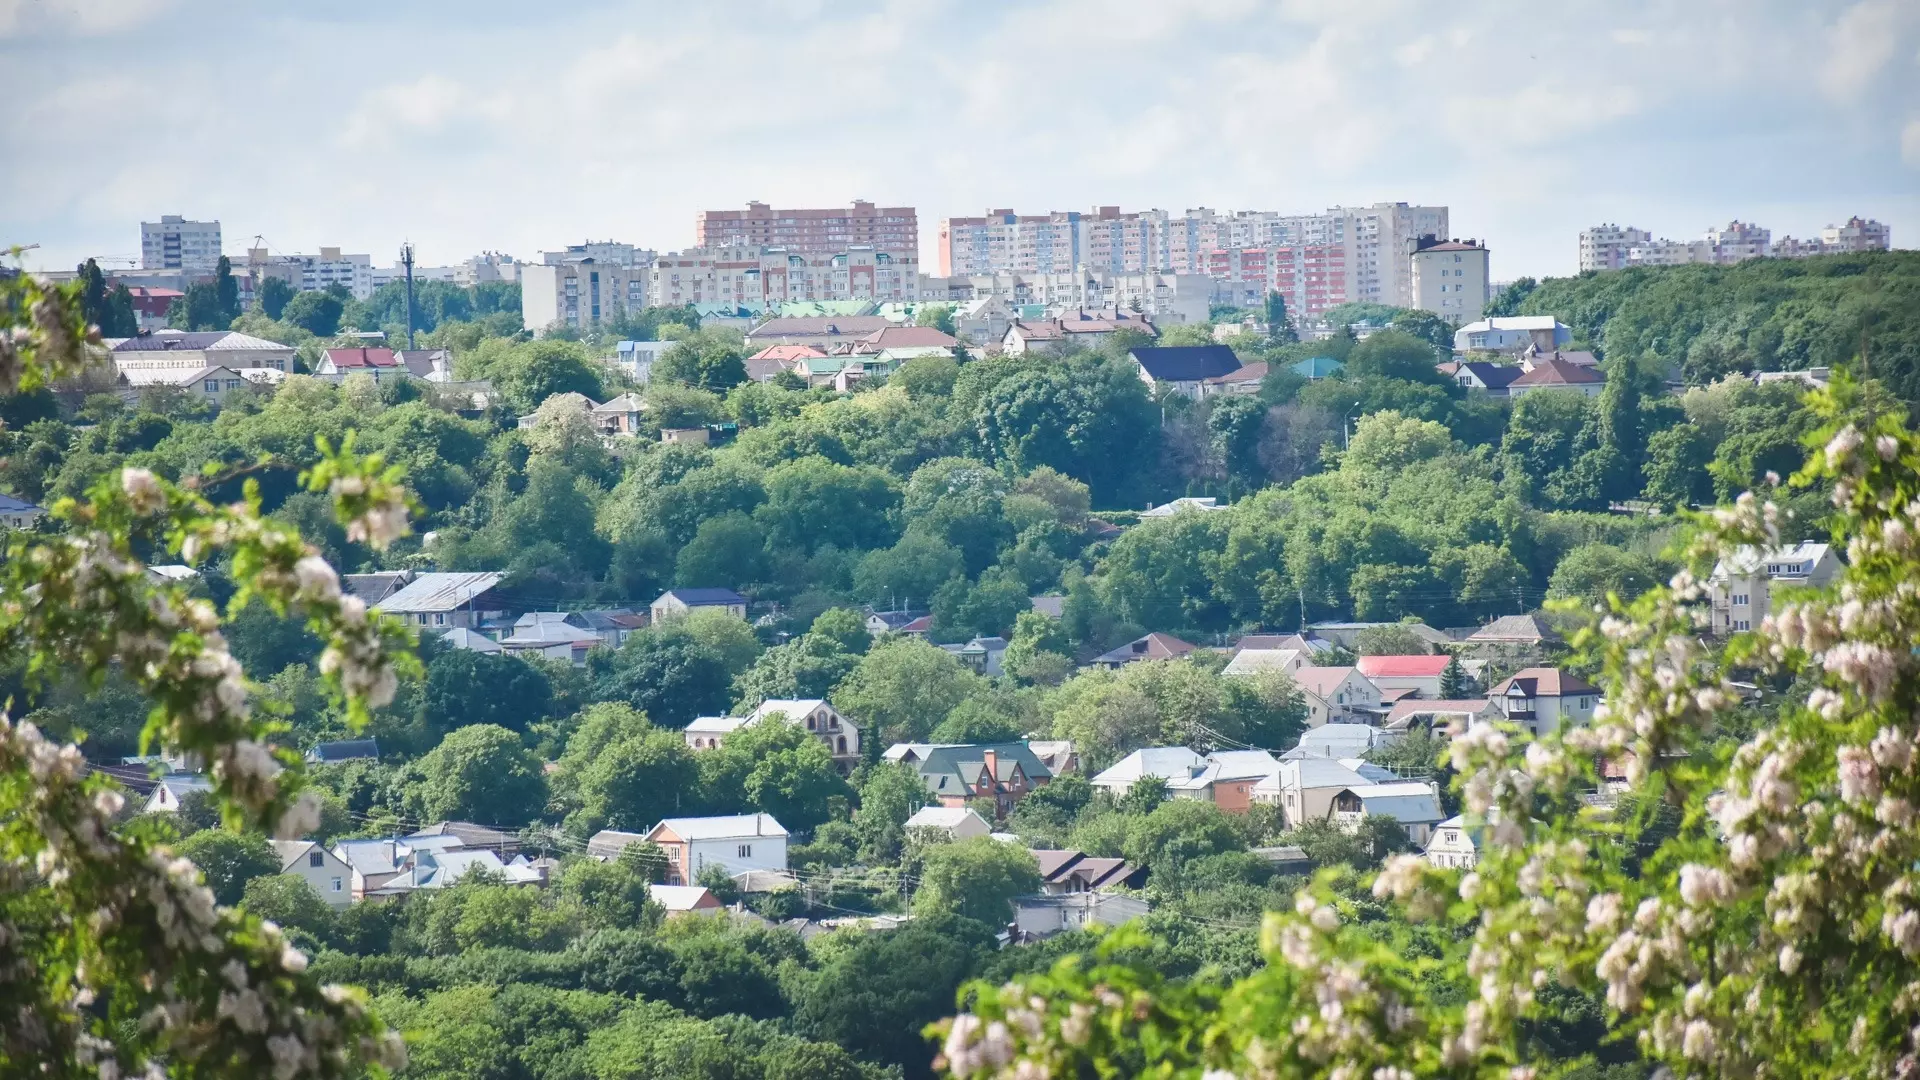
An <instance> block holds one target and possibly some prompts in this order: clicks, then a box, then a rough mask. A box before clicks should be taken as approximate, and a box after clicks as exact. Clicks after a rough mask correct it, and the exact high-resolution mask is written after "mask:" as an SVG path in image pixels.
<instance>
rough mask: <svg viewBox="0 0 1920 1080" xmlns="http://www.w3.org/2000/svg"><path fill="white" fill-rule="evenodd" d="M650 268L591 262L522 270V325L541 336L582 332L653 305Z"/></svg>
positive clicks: (583, 260)
mask: <svg viewBox="0 0 1920 1080" xmlns="http://www.w3.org/2000/svg"><path fill="white" fill-rule="evenodd" d="M648 273H649V271H648V268H647V267H646V266H628V265H622V264H620V263H617V262H604V263H603V262H600V261H598V260H596V259H594V258H592V257H585V258H581V259H577V260H574V261H571V262H561V263H551V262H539V263H528V264H526V265H525V266H522V267H521V268H520V322H521V325H522V326H524V327H525V328H526V329H528V330H531V331H533V332H534V333H536V334H541V333H545V332H546V331H547V329H548V328H549V327H554V326H565V327H568V328H569V329H582V328H586V327H593V326H599V325H601V324H602V323H606V322H611V321H613V320H614V319H615V318H617V317H618V316H619V315H620V314H622V313H623V312H627V311H638V310H640V309H641V308H644V307H646V306H647V281H648Z"/></svg>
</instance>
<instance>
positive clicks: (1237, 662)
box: [1220, 649, 1309, 676]
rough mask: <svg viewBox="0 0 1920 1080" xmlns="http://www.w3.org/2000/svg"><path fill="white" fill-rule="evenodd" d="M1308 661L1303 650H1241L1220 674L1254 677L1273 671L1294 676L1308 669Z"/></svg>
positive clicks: (1306, 654) (1236, 652) (1235, 653)
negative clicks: (1297, 672)
mask: <svg viewBox="0 0 1920 1080" xmlns="http://www.w3.org/2000/svg"><path fill="white" fill-rule="evenodd" d="M1308 659H1309V655H1308V653H1307V652H1306V651H1305V650H1302V649H1239V650H1236V651H1235V652H1234V654H1233V659H1231V660H1229V661H1227V666H1226V667H1225V668H1223V669H1222V670H1221V672H1220V674H1222V675H1242V676H1252V675H1259V674H1262V673H1265V672H1269V671H1271V672H1278V673H1279V674H1282V675H1292V674H1293V673H1294V672H1296V671H1298V670H1300V669H1301V668H1303V667H1306V666H1307V660H1308Z"/></svg>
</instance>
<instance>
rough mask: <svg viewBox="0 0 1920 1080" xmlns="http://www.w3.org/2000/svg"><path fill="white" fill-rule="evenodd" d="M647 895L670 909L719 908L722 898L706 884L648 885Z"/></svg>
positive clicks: (697, 909) (696, 909)
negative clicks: (713, 892)
mask: <svg viewBox="0 0 1920 1080" xmlns="http://www.w3.org/2000/svg"><path fill="white" fill-rule="evenodd" d="M647 895H648V896H650V897H652V898H653V902H654V903H656V904H659V905H660V906H661V907H663V908H665V909H667V910H668V911H700V910H703V909H710V908H717V907H719V906H720V898H719V897H717V896H715V895H713V894H712V893H711V892H708V891H707V887H706V886H704V885H657V884H651V883H650V884H648V885H647Z"/></svg>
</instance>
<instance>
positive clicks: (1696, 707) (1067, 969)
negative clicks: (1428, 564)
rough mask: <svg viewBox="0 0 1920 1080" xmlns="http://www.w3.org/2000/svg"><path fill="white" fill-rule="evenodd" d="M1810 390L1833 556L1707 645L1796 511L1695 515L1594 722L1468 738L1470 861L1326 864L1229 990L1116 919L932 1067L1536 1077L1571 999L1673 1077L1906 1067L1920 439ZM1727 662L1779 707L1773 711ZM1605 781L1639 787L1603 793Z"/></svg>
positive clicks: (1751, 506) (1603, 619)
mask: <svg viewBox="0 0 1920 1080" xmlns="http://www.w3.org/2000/svg"><path fill="white" fill-rule="evenodd" d="M1815 407H1816V408H1817V409H1818V410H1819V411H1820V413H1821V415H1822V416H1823V417H1824V419H1825V421H1826V424H1825V427H1824V429H1823V430H1821V431H1820V432H1819V433H1818V434H1817V435H1815V436H1814V437H1813V440H1812V441H1811V442H1810V444H1809V445H1810V447H1811V448H1812V449H1813V450H1814V451H1815V452H1814V453H1813V454H1812V455H1811V457H1810V458H1809V463H1808V464H1807V466H1806V467H1805V468H1804V469H1803V470H1802V471H1801V472H1800V473H1799V474H1798V475H1796V476H1795V477H1793V478H1792V480H1791V481H1790V484H1791V485H1792V486H1796V487H1801V488H1815V489H1819V490H1823V491H1825V492H1827V493H1828V494H1829V496H1830V499H1829V502H1830V505H1831V508H1832V510H1831V514H1830V515H1829V517H1828V520H1827V521H1826V522H1825V523H1824V524H1825V525H1826V526H1827V527H1828V528H1829V529H1830V531H1831V534H1832V537H1833V540H1834V542H1835V544H1836V546H1838V547H1842V548H1844V550H1845V551H1846V567H1845V569H1844V572H1843V573H1841V574H1840V576H1839V577H1838V579H1837V580H1836V581H1835V582H1834V583H1833V584H1832V585H1831V586H1830V587H1827V588H1824V589H1818V590H1815V589H1802V590H1799V591H1798V592H1793V593H1790V594H1788V595H1785V596H1784V597H1783V599H1782V602H1780V603H1778V604H1777V605H1776V609H1775V610H1774V611H1773V612H1772V613H1771V614H1770V615H1768V616H1767V618H1766V619H1765V620H1764V621H1763V622H1762V624H1761V625H1760V627H1759V628H1758V629H1757V630H1754V631H1751V632H1745V633H1741V634H1738V635H1736V636H1734V637H1733V638H1732V639H1731V641H1729V642H1727V643H1726V644H1724V645H1722V646H1715V645H1711V644H1709V643H1708V642H1707V641H1706V640H1705V632H1706V630H1707V628H1708V626H1709V621H1708V616H1709V608H1708V598H1707V593H1706V589H1705V588H1704V585H1703V583H1704V581H1705V580H1706V578H1707V576H1708V574H1709V573H1710V571H1711V568H1712V567H1713V566H1714V565H1715V564H1716V562H1718V561H1720V560H1725V559H1730V558H1733V557H1736V556H1742V555H1744V556H1750V554H1751V551H1752V550H1753V549H1755V548H1770V547H1773V546H1776V545H1777V544H1778V543H1779V540H1780V527H1781V524H1782V516H1783V514H1782V512H1781V511H1780V510H1779V509H1778V508H1777V507H1776V505H1775V504H1774V502H1772V501H1771V500H1770V499H1769V498H1768V493H1758V494H1756V493H1749V494H1746V495H1743V496H1741V497H1740V498H1739V500H1738V501H1737V502H1736V503H1735V504H1734V505H1732V506H1730V507H1724V508H1721V509H1717V510H1714V511H1711V512H1709V513H1703V514H1697V515H1694V518H1693V521H1692V528H1691V535H1690V538H1689V539H1688V540H1687V542H1686V544H1685V547H1684V557H1685V568H1683V569H1682V570H1681V571H1680V572H1679V573H1678V574H1677V575H1675V576H1674V578H1673V580H1672V581H1671V582H1670V583H1669V584H1668V585H1667V586H1666V587H1664V588H1660V589H1655V590H1653V591H1652V592H1650V593H1648V594H1646V595H1644V596H1641V597H1640V598H1639V599H1637V600H1635V601H1634V602H1633V603H1631V604H1623V603H1621V602H1620V601H1619V600H1618V599H1617V598H1609V600H1608V602H1607V603H1605V604H1603V605H1600V606H1598V607H1596V608H1595V609H1593V611H1592V612H1591V615H1592V619H1591V625H1590V627H1589V628H1588V629H1587V630H1585V631H1584V632H1583V633H1582V634H1580V635H1579V636H1578V637H1577V638H1576V642H1575V644H1576V645H1577V646H1578V647H1579V648H1580V649H1581V650H1582V652H1583V654H1584V656H1585V658H1586V659H1587V660H1588V661H1589V662H1590V663H1592V664H1594V665H1595V666H1596V667H1597V668H1598V670H1599V671H1600V672H1601V673H1602V682H1603V684H1604V687H1605V690H1606V700H1605V703H1604V706H1603V707H1602V708H1601V709H1600V710H1599V711H1598V712H1597V713H1596V714H1595V717H1594V720H1593V722H1592V724H1591V725H1590V726H1586V727H1579V728H1574V729H1571V730H1563V731H1558V732H1553V733H1550V734H1547V735H1544V736H1542V737H1540V738H1538V739H1534V740H1527V739H1524V738H1523V737H1522V735H1521V733H1520V732H1518V731H1517V730H1514V729H1510V728H1505V727H1503V726H1501V725H1498V724H1479V725H1476V726H1475V727H1474V728H1473V729H1472V730H1470V731H1455V732H1453V738H1452V740H1451V742H1450V745H1449V747H1448V750H1447V754H1448V755H1449V757H1450V764H1451V765H1452V766H1453V768H1454V769H1456V770H1457V771H1458V779H1457V781H1456V783H1457V785H1458V790H1459V793H1460V795H1461V799H1462V802H1463V803H1464V805H1465V807H1466V810H1467V817H1468V820H1469V823H1470V825H1471V826H1472V827H1474V828H1476V829H1477V830H1478V831H1479V835H1480V836H1481V837H1482V838H1483V840H1482V844H1481V859H1480V862H1479V864H1478V865H1477V866H1476V867H1475V868H1474V869H1472V870H1471V871H1467V872H1461V871H1459V870H1446V869H1440V868H1437V867H1434V866H1431V865H1429V864H1428V863H1427V862H1426V861H1425V860H1423V859H1421V858H1420V857H1418V856H1415V855H1401V856H1396V857H1394V858H1393V859H1391V860H1390V861H1389V862H1388V863H1387V864H1386V865H1385V866H1384V868H1383V869H1382V870H1381V871H1380V872H1379V873H1378V874H1377V875H1376V876H1374V877H1373V879H1372V880H1371V882H1370V883H1361V882H1357V881H1353V880H1350V878H1351V871H1331V870H1328V871H1322V872H1321V874H1320V875H1319V876H1318V877H1317V878H1316V880H1315V881H1314V883H1313V884H1312V885H1311V886H1310V887H1309V888H1307V889H1305V890H1303V891H1301V892H1300V893H1299V894H1298V896H1297V898H1296V904H1295V907H1294V910H1292V911H1289V912H1281V913H1273V914H1269V915H1268V916H1267V917H1266V922H1265V927H1264V930H1263V935H1262V948H1263V951H1264V953H1265V957H1266V961H1267V965H1266V967H1265V968H1264V969H1262V970H1260V971H1258V972H1256V973H1254V974H1252V975H1250V976H1248V977H1247V978H1245V979H1242V980H1240V981H1238V982H1236V983H1232V984H1231V985H1221V984H1218V983H1216V982H1210V981H1208V980H1205V979H1201V980H1195V981H1193V982H1174V981H1171V980H1166V979H1163V978H1161V977H1160V976H1159V975H1158V974H1156V973H1155V972H1153V971H1152V970H1150V969H1147V968H1144V967H1141V966H1138V965H1135V964H1131V963H1128V962H1125V961H1124V959H1123V957H1124V956H1125V955H1126V953H1127V950H1128V949H1130V948H1133V947H1136V946H1138V945H1141V944H1143V942H1142V941H1140V940H1139V935H1137V934H1134V933H1129V932H1126V931H1121V932H1116V933H1114V934H1112V935H1110V936H1109V937H1108V938H1107V939H1106V940H1105V941H1103V943H1102V945H1101V946H1100V948H1099V949H1098V950H1097V951H1096V953H1095V954H1094V955H1092V956H1089V957H1070V958H1067V959H1064V960H1062V961H1060V962H1059V963H1058V964H1056V965H1055V966H1054V967H1053V968H1052V969H1051V970H1050V971H1049V972H1047V973H1045V974H1043V975H1038V976H1032V977H1027V978H1024V979H1020V980H1016V981H1015V982H1012V983H1009V984H1006V985H1004V986H993V985H975V986H972V987H970V988H968V989H967V991H965V992H964V993H963V996H962V999H961V1003H962V1006H963V1007H964V1008H965V1009H966V1011H965V1012H962V1013H961V1014H960V1015H959V1016H956V1017H954V1018H952V1019H950V1020H948V1021H944V1022H943V1023H942V1024H939V1025H936V1026H935V1029H934V1031H933V1034H935V1035H937V1036H938V1037H940V1038H941V1039H942V1040H943V1046H942V1060H943V1062H944V1066H945V1068H946V1069H947V1070H948V1071H949V1072H951V1073H952V1074H953V1075H954V1076H959V1077H975V1076H1007V1077H1043V1076H1142V1075H1151V1076H1163V1077H1175V1076H1178V1077H1203V1078H1205V1080H1223V1078H1227V1077H1237V1078H1253V1077H1263V1078H1265V1077H1309V1076H1312V1077H1323V1076H1324V1077H1333V1078H1337V1080H1362V1078H1371V1080H1407V1078H1411V1077H1424V1076H1460V1077H1466V1076H1479V1077H1511V1078H1513V1080H1526V1078H1531V1077H1533V1076H1534V1075H1536V1067H1535V1065H1534V1064H1533V1061H1535V1060H1538V1055H1534V1054H1531V1053H1529V1051H1528V1039H1529V1037H1530V1033H1529V1022H1530V1021H1532V1020H1534V1019H1537V1018H1538V1017H1539V1015H1540V1003H1539V998H1540V996H1541V995H1542V994H1543V993H1544V992H1546V991H1547V990H1548V989H1549V988H1550V987H1569V988H1573V989H1575V990H1578V991H1581V992H1584V993H1591V994H1596V995H1601V996H1603V997H1604V1001H1605V1004H1606V1007H1607V1009H1608V1015H1609V1021H1610V1024H1611V1029H1612V1031H1613V1033H1614V1035H1615V1036H1616V1037H1617V1038H1619V1039H1622V1040H1628V1041H1629V1042H1630V1043H1632V1044H1637V1049H1638V1051H1639V1053H1640V1054H1641V1055H1642V1057H1643V1058H1645V1059H1647V1060H1650V1061H1654V1062H1659V1063H1662V1064H1664V1065H1666V1066H1667V1067H1669V1068H1670V1069H1671V1070H1672V1073H1673V1074H1674V1075H1676V1076H1724V1077H1806V1076H1833V1077H1841V1076H1845V1077H1913V1076H1920V1058H1917V1057H1916V1040H1920V830H1916V829H1915V827H1914V826H1915V821H1914V819H1915V806H1916V803H1917V802H1920V775H1917V774H1916V754H1915V738H1916V729H1917V728H1920V671H1916V669H1917V668H1920V661H1917V660H1916V647H1917V646H1920V558H1916V537H1917V536H1920V440H1916V438H1915V436H1914V433H1913V431H1912V430H1911V429H1910V426H1909V422H1908V420H1907V418H1906V417H1905V416H1904V415H1902V414H1900V413H1899V412H1898V411H1890V410H1888V409H1886V408H1885V407H1884V406H1873V405H1871V404H1870V403H1868V404H1865V405H1864V406H1863V403H1862V401H1861V400H1859V399H1858V398H1857V397H1856V394H1855V390H1854V388H1853V387H1852V386H1850V385H1848V384H1845V383H1842V384H1840V385H1838V386H1836V387H1835V389H1834V390H1833V391H1831V392H1823V393H1822V394H1820V395H1818V397H1817V398H1816V405H1815ZM1876 412H1877V415H1875V414H1876ZM1772 479H1773V482H1775V483H1777V478H1772ZM1769 490H1771V489H1769ZM1736 680H1737V681H1741V682H1747V683H1752V684H1757V685H1759V686H1760V687H1762V688H1766V692H1767V696H1769V697H1773V698H1775V702H1776V703H1775V704H1773V706H1772V707H1771V708H1770V709H1769V710H1767V711H1766V712H1764V713H1763V714H1762V717H1761V719H1760V722H1759V723H1757V724H1756V723H1755V721H1754V712H1753V710H1752V709H1750V708H1748V707H1747V706H1745V705H1743V702H1742V697H1741V694H1740V693H1739V689H1740V688H1739V687H1736V686H1735V685H1734V683H1735V682H1736ZM1609 765H1612V766H1615V768H1613V769H1607V768H1606V767H1607V766H1609ZM1603 772H1604V773H1606V774H1607V775H1612V776H1624V778H1625V781H1626V785H1627V797H1625V798H1622V799H1618V800H1610V799H1603V798H1595V797H1593V796H1594V795H1595V794H1596V793H1598V792H1600V791H1602V790H1603V788H1604V787H1605V783H1606V782H1605V781H1604V780H1603ZM1363 884H1368V885H1370V888H1367V889H1362V888H1360V886H1361V885H1363ZM1369 892H1370V894H1371V895H1370V896H1369V895H1368V893H1369ZM1377 902H1386V903H1389V904H1391V905H1392V906H1393V908H1394V909H1395V910H1397V911H1398V913H1399V915H1400V916H1401V917H1402V918H1403V919H1404V920H1406V921H1407V922H1409V923H1410V924H1411V928H1410V929H1409V930H1407V932H1406V933H1404V934H1402V935H1401V936H1399V937H1394V936H1393V935H1392V934H1390V933H1388V931H1387V930H1386V929H1385V923H1386V920H1383V919H1382V917H1381V915H1380V913H1379V910H1378V906H1377ZM1369 909H1370V910H1369ZM1390 940H1392V941H1397V942H1399V943H1400V944H1401V945H1402V947H1399V948H1395V947H1390V946H1389V944H1388V942H1389V941H1390Z"/></svg>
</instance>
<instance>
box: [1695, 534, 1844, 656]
mask: <svg viewBox="0 0 1920 1080" xmlns="http://www.w3.org/2000/svg"><path fill="white" fill-rule="evenodd" d="M1839 572H1840V556H1839V553H1838V552H1836V551H1834V550H1833V545H1831V544H1816V543H1812V542H1808V543H1802V544H1794V545H1792V546H1789V547H1778V548H1772V549H1764V550H1763V549H1760V548H1751V547H1743V548H1741V549H1739V550H1738V551H1736V552H1734V553H1733V554H1732V555H1731V556H1728V557H1727V558H1725V559H1722V560H1720V561H1719V562H1718V563H1716V564H1714V567H1713V574H1712V576H1710V577H1709V578H1708V579H1707V593H1708V597H1709V599H1710V602H1711V605H1712V608H1713V632H1714V633H1715V634H1718V635H1720V636H1722V637H1724V636H1726V635H1728V634H1737V633H1739V632H1741V631H1743V630H1752V629H1755V628H1756V627H1758V626H1759V625H1760V620H1762V619H1764V618H1766V616H1767V613H1768V612H1769V611H1772V610H1773V606H1772V605H1773V592H1774V590H1775V589H1778V588H1781V587H1791V586H1803V587H1811V588H1822V587H1824V586H1826V585H1829V584H1831V583H1832V581H1833V579H1834V575H1836V574H1838V573H1839Z"/></svg>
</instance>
